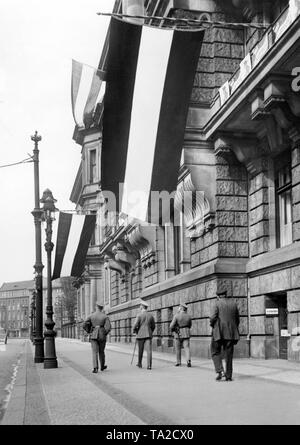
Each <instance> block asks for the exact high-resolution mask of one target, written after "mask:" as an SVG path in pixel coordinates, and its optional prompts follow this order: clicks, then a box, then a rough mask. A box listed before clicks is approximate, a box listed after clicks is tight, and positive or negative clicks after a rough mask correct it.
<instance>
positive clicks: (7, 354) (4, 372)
mask: <svg viewBox="0 0 300 445" xmlns="http://www.w3.org/2000/svg"><path fill="white" fill-rule="evenodd" d="M24 344H25V341H24V340H22V339H15V338H8V340H7V344H6V345H3V344H2V343H1V344H0V421H1V419H2V417H3V415H4V411H5V408H6V406H7V403H8V401H9V398H10V394H11V389H12V386H13V383H14V378H15V374H16V372H17V368H18V363H19V358H20V356H21V354H22V352H23V350H24Z"/></svg>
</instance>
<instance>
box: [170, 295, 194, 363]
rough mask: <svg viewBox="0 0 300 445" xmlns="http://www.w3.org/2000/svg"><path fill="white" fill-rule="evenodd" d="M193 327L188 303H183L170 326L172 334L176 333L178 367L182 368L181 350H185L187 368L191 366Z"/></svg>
mask: <svg viewBox="0 0 300 445" xmlns="http://www.w3.org/2000/svg"><path fill="white" fill-rule="evenodd" d="M191 327H192V318H191V316H190V315H189V314H188V313H187V305H186V303H181V304H180V305H179V308H178V312H177V314H176V315H175V316H174V317H173V320H172V321H171V324H170V329H171V332H174V339H175V350H176V365H175V366H181V349H182V348H184V352H185V359H186V363H187V367H188V368H190V367H191V366H192V365H191V351H190V336H191V335H190V329H191Z"/></svg>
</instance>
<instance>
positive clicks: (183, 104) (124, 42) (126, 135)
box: [101, 19, 204, 221]
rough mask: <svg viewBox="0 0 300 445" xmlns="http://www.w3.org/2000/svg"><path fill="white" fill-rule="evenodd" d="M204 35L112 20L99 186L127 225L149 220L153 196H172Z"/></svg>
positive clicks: (201, 32) (175, 184) (200, 32)
mask: <svg viewBox="0 0 300 445" xmlns="http://www.w3.org/2000/svg"><path fill="white" fill-rule="evenodd" d="M203 34H204V31H199V32H188V31H187V32H182V31H174V30H169V29H164V30H162V29H158V28H153V27H142V26H137V25H133V24H130V23H126V22H124V21H121V20H116V19H112V20H111V28H110V38H109V53H108V60H107V84H106V93H105V98H104V114H103V142H102V160H101V169H102V176H101V181H102V190H104V191H110V192H113V193H114V195H115V196H116V198H117V202H118V203H119V207H118V209H117V210H119V211H121V212H122V213H125V214H127V215H129V216H131V217H133V218H138V219H140V220H143V221H146V220H147V219H148V217H147V215H148V210H149V202H150V193H151V192H152V191H156V192H162V191H166V192H168V193H173V192H174V193H175V191H176V188H177V180H178V170H179V166H180V158H181V151H182V146H183V141H184V132H185V124H186V118H187V113H188V108H189V101H190V96H191V92H192V87H193V82H194V76H195V71H196V67H197V63H198V59H199V55H200V49H201V45H202V40H203ZM120 184H124V193H123V195H122V197H121V196H119V185H120ZM120 203H121V204H120Z"/></svg>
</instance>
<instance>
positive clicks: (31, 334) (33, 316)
mask: <svg viewBox="0 0 300 445" xmlns="http://www.w3.org/2000/svg"><path fill="white" fill-rule="evenodd" d="M35 301H36V291H35V290H34V291H33V292H32V299H31V304H30V309H31V315H30V318H31V326H30V328H31V329H30V339H31V341H32V343H33V344H34V338H35V309H36V308H35Z"/></svg>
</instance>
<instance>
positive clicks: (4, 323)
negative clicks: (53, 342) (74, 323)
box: [0, 279, 63, 337]
mask: <svg viewBox="0 0 300 445" xmlns="http://www.w3.org/2000/svg"><path fill="white" fill-rule="evenodd" d="M34 291H35V282H34V280H28V281H13V282H8V283H3V284H2V286H1V287H0V327H3V328H4V329H6V330H8V331H9V336H10V337H29V336H30V328H31V322H32V320H31V316H32V303H33V300H34V298H33V294H34ZM62 293H63V291H62V288H61V284H60V280H59V279H57V280H55V281H54V282H53V284H52V301H53V306H54V307H55V306H56V302H57V300H58V298H59V296H60V295H61V294H62ZM46 304H47V280H46V279H43V308H44V315H43V317H44V322H45V321H46V312H45V308H46ZM54 321H57V320H55V316H54ZM58 327H59V329H58V334H60V330H61V327H60V326H57V323H56V326H55V328H56V329H57V328H58Z"/></svg>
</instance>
